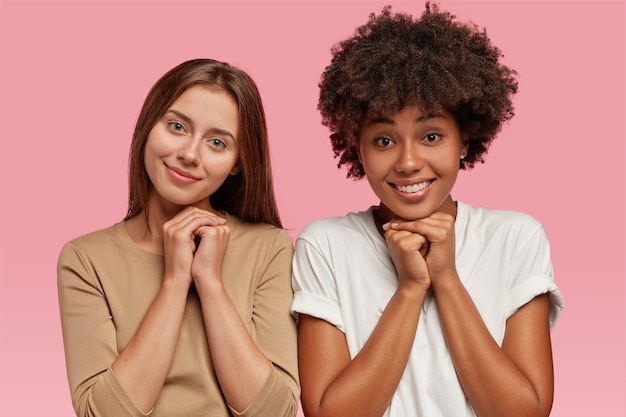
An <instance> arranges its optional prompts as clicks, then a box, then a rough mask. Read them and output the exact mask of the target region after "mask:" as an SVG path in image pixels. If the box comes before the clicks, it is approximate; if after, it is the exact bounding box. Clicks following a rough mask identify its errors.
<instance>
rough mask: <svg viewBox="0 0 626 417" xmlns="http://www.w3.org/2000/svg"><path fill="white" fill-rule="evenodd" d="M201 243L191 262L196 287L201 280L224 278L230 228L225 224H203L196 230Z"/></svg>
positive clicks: (219, 279)
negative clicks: (223, 264) (223, 269)
mask: <svg viewBox="0 0 626 417" xmlns="http://www.w3.org/2000/svg"><path fill="white" fill-rule="evenodd" d="M196 235H197V236H198V237H199V238H200V244H199V245H198V248H197V249H196V253H195V255H194V257H193V262H192V263H191V276H192V277H193V280H194V282H196V287H199V285H198V284H199V283H200V282H204V283H206V282H209V280H217V281H219V283H221V280H222V263H223V262H224V256H225V255H226V248H227V247H228V239H229V237H230V229H229V228H228V226H226V225H225V224H222V225H211V226H202V227H200V228H198V230H197V231H196Z"/></svg>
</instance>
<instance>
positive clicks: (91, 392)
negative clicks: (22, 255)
mask: <svg viewBox="0 0 626 417" xmlns="http://www.w3.org/2000/svg"><path fill="white" fill-rule="evenodd" d="M226 224H227V225H228V226H229V227H230V240H229V243H228V249H227V252H226V257H225V259H224V264H223V270H222V271H223V279H224V285H225V287H226V290H227V292H228V294H229V295H230V297H231V299H232V300H233V303H234V304H235V306H236V307H237V310H238V311H239V314H240V315H241V317H242V319H243V322H244V324H245V325H246V327H247V328H248V330H249V332H250V334H251V335H252V338H253V339H254V341H255V342H256V343H257V345H258V346H259V348H260V349H261V351H262V352H263V353H265V355H266V356H267V357H268V358H269V360H270V361H271V362H272V363H273V365H274V366H273V370H272V373H271V374H270V377H269V378H268V380H267V382H266V384H265V386H264V387H263V389H262V390H261V392H260V393H259V395H258V396H257V398H256V399H255V400H254V401H253V403H252V404H251V405H250V406H249V407H248V409H247V410H245V411H244V412H243V413H242V414H241V415H243V416H267V417H282V416H295V415H296V412H297V406H298V399H299V396H300V387H299V383H298V373H297V369H298V368H297V352H296V326H295V322H294V319H293V317H292V316H291V315H290V313H289V307H290V304H291V299H292V290H291V258H292V255H293V246H292V243H291V240H290V238H289V236H288V235H287V233H286V232H285V231H284V230H281V229H277V228H275V227H272V226H269V225H265V224H256V225H253V224H249V223H244V222H242V221H241V220H239V219H238V218H236V217H234V216H231V215H229V216H228V218H227V223H226ZM57 274H58V275H57V277H58V291H59V304H60V309H61V322H62V327H63V341H64V344H65V356H66V364H67V374H68V379H69V384H70V390H71V395H72V403H73V405H74V409H75V410H76V413H77V415H78V416H80V417H82V416H98V417H104V416H106V417H124V416H143V415H144V414H143V413H142V412H141V411H139V410H138V409H137V408H136V407H135V406H134V405H133V403H132V402H131V401H130V399H129V398H128V396H127V395H126V393H125V392H124V390H123V389H122V388H121V387H120V385H119V383H118V382H117V380H116V379H115V376H114V375H113V373H112V372H111V368H110V367H111V364H112V363H113V361H114V360H115V358H116V357H117V356H118V354H119V352H121V351H122V350H123V349H124V347H125V346H126V345H127V343H128V342H129V340H130V339H131V337H132V336H133V335H134V334H135V331H136V330H137V327H138V326H139V323H140V322H141V320H142V318H143V316H144V314H145V312H146V310H147V309H148V306H149V305H150V303H151V302H152V300H153V298H154V296H155V295H156V293H157V291H158V290H159V287H160V285H161V282H162V279H163V256H161V255H157V254H154V253H151V252H148V251H146V250H144V249H142V248H141V247H139V246H138V245H137V244H135V242H134V241H133V240H132V239H131V238H130V237H129V236H128V234H127V233H126V227H125V225H124V222H120V223H117V224H115V225H113V226H111V227H109V228H107V229H103V230H100V231H97V232H94V233H91V234H88V235H85V236H82V237H80V238H77V239H75V240H73V241H71V242H69V243H67V244H66V245H65V246H64V247H63V250H62V252H61V255H60V257H59V263H58V271H57ZM239 366H245V364H240V365H239ZM150 415H151V416H153V417H184V416H185V417H186V416H189V417H195V416H207V417H220V416H231V415H238V414H236V413H235V411H234V410H232V409H231V408H230V407H229V406H228V404H226V402H225V399H224V397H223V396H222V393H221V390H220V386H219V383H218V381H217V378H216V375H215V372H214V369H213V365H212V363H211V356H210V353H209V349H208V343H207V339H206V334H205V329H204V323H203V319H202V312H201V309H200V301H199V299H198V295H197V293H196V291H195V289H194V287H193V286H192V288H191V290H190V291H189V296H188V300H187V306H186V310H185V315H184V318H183V323H182V328H181V331H180V337H179V340H178V345H177V347H176V352H175V355H174V360H173V363H172V366H171V369H170V371H169V375H168V377H167V379H166V381H165V384H164V386H163V390H162V391H161V394H160V396H159V399H158V401H157V403H156V404H155V406H154V409H153V411H152V412H151V414H150Z"/></svg>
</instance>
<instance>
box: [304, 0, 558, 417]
mask: <svg viewBox="0 0 626 417" xmlns="http://www.w3.org/2000/svg"><path fill="white" fill-rule="evenodd" d="M332 54H333V58H332V61H331V63H330V65H329V66H328V67H327V68H326V70H325V71H324V73H323V74H322V77H321V82H320V84H319V86H320V99H319V106H318V107H319V110H320V112H321V114H322V121H323V124H324V125H326V126H327V127H328V128H329V129H330V132H331V143H332V147H333V150H334V152H335V156H336V157H339V166H342V165H345V166H346V167H347V168H348V177H353V178H355V179H360V178H363V177H366V178H367V180H368V182H369V184H370V186H371V188H372V190H373V191H374V193H375V194H376V196H377V197H378V199H379V200H380V203H379V204H378V205H377V206H372V207H370V208H369V209H367V210H365V211H362V212H358V213H349V214H348V215H346V216H344V217H337V218H329V219H322V220H318V221H316V222H313V223H312V224H310V225H308V226H307V227H306V228H305V229H304V230H303V232H302V233H301V235H300V236H299V238H298V239H297V241H296V253H295V257H294V272H293V285H294V292H295V294H294V300H293V304H292V310H293V312H294V313H297V314H298V315H299V330H298V332H299V343H298V346H299V347H298V350H299V367H300V378H301V385H302V405H303V409H304V412H305V414H306V416H307V417H323V416H359V417H365V416H388V417H407V416H427V417H451V416H454V417H461V416H480V417H486V416H498V417H501V416H507V417H512V416H523V417H533V416H548V415H549V413H550V409H551V407H552V399H553V390H554V376H553V367H552V348H551V341H550V330H551V328H552V326H553V325H554V323H555V322H556V320H557V318H558V316H559V314H560V312H561V310H562V308H563V299H562V296H561V294H560V292H559V289H558V287H557V286H556V285H555V283H554V278H553V272H552V263H551V259H550V248H549V244H548V240H547V237H546V235H545V232H544V230H543V227H542V225H541V224H539V223H538V222H537V221H536V220H535V219H534V218H532V217H531V216H529V215H527V214H523V213H518V212H512V211H494V210H485V209H481V208H476V207H472V206H471V205H469V204H467V203H464V202H461V201H455V200H453V199H452V197H451V195H450V193H451V190H452V188H453V186H454V184H455V181H456V178H457V174H458V172H459V170H461V169H469V168H472V167H473V166H474V165H475V164H476V163H477V162H483V160H484V156H485V153H486V152H487V149H488V147H489V145H490V144H491V142H492V140H493V139H494V138H495V137H496V135H497V134H498V132H499V131H500V129H501V127H502V125H503V124H504V123H505V122H507V121H508V120H510V119H511V117H512V116H513V104H512V96H513V95H514V94H515V93H516V92H517V81H516V78H515V76H516V73H515V71H514V70H512V69H511V68H508V67H507V66H505V65H504V64H502V63H501V58H502V56H503V55H502V53H501V51H500V50H499V49H498V48H497V47H495V46H494V45H492V43H491V41H490V39H489V38H488V37H487V34H486V32H485V31H484V30H483V29H480V28H479V27H477V26H476V25H474V24H471V23H463V22H459V21H457V20H456V18H455V16H453V15H451V14H450V13H448V12H443V11H440V10H439V8H438V7H437V6H436V5H431V4H426V9H425V11H424V13H423V14H422V16H421V17H420V18H419V19H414V18H413V17H412V16H410V15H407V14H394V13H392V11H391V7H390V6H387V7H385V8H384V9H383V11H382V13H380V14H379V15H375V14H372V15H370V18H369V21H368V22H367V23H366V24H365V25H363V26H361V27H359V28H358V29H357V30H356V32H355V34H354V36H352V37H351V38H349V39H346V40H344V41H342V42H340V43H338V44H337V45H335V46H334V48H333V49H332Z"/></svg>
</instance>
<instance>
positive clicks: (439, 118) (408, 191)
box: [359, 106, 467, 221]
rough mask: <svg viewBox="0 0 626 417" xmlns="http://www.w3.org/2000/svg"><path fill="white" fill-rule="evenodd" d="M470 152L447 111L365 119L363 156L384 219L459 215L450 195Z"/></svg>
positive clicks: (409, 108) (417, 110) (411, 111)
mask: <svg viewBox="0 0 626 417" xmlns="http://www.w3.org/2000/svg"><path fill="white" fill-rule="evenodd" d="M466 152H467V145H466V144H464V143H463V141H462V140H461V132H460V130H459V127H458V125H457V122H456V120H455V118H454V116H453V115H452V114H451V113H449V112H448V111H445V110H440V111H437V112H423V111H422V110H421V109H420V107H418V106H407V107H405V108H404V109H402V111H400V112H399V113H397V114H395V115H392V116H386V117H380V118H375V119H367V120H365V121H364V123H363V125H362V129H361V134H360V137H359V153H360V157H361V163H362V165H363V168H364V170H365V175H366V176H367V180H368V182H369V184H370V186H371V187H372V190H373V191H374V193H376V195H377V196H378V198H379V199H380V201H381V204H380V210H379V214H380V215H381V217H382V220H384V221H389V220H390V219H391V218H393V217H400V218H403V219H406V220H416V219H422V218H425V217H428V216H430V215H431V214H433V213H434V212H436V211H445V212H448V213H451V214H454V213H455V205H454V202H453V201H452V198H451V197H450V192H451V191H452V187H453V186H454V183H455V182H456V178H457V174H458V172H459V159H460V158H461V157H462V156H463V155H464V154H465V153H466Z"/></svg>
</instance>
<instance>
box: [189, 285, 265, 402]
mask: <svg viewBox="0 0 626 417" xmlns="http://www.w3.org/2000/svg"><path fill="white" fill-rule="evenodd" d="M196 285H197V289H198V294H199V296H200V302H201V304H202V315H203V318H204V325H205V328H206V333H207V339H208V343H209V348H210V351H211V358H212V362H213V366H214V368H215V372H216V375H217V378H218V380H219V383H220V387H221V389H222V392H223V393H224V397H225V398H226V401H227V402H228V404H230V406H231V407H233V408H234V409H235V410H237V411H239V412H241V411H243V410H245V409H246V408H247V407H248V406H249V405H250V404H251V403H252V401H253V400H254V399H255V398H256V396H257V395H258V393H259V392H260V391H261V389H262V388H263V386H264V384H265V383H266V382H267V380H268V377H269V375H270V370H271V363H270V361H269V359H268V358H267V357H266V356H265V355H264V354H263V352H261V350H260V349H259V348H258V346H257V345H256V343H255V342H254V340H253V339H252V336H251V335H250V333H249V331H248V329H246V326H245V325H244V323H243V321H242V319H241V316H240V315H239V313H238V311H237V309H236V307H235V305H234V304H233V302H232V300H231V299H230V297H229V296H228V294H227V293H226V290H225V289H224V286H223V285H222V284H221V280H219V281H218V280H216V281H214V282H211V283H196Z"/></svg>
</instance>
